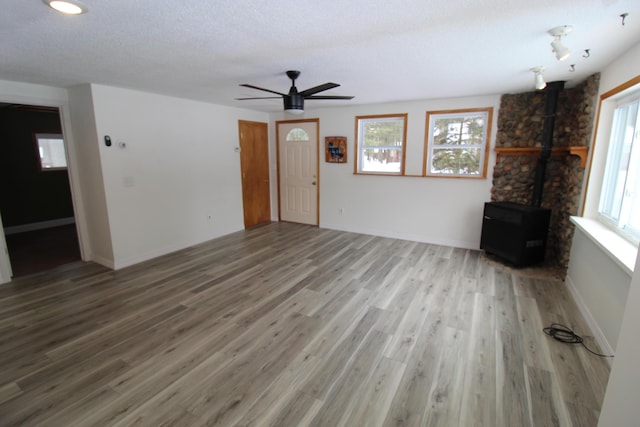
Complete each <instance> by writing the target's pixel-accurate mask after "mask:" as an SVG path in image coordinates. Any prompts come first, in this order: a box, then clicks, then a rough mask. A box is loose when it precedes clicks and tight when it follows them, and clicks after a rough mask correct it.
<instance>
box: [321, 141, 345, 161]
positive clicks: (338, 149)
mask: <svg viewBox="0 0 640 427" xmlns="http://www.w3.org/2000/svg"><path fill="white" fill-rule="evenodd" d="M324 151H325V162H327V163H347V137H346V136H327V137H325V138H324Z"/></svg>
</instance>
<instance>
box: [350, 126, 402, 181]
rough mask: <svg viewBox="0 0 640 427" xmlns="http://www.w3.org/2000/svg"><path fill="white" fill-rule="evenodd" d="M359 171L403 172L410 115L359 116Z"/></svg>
mask: <svg viewBox="0 0 640 427" xmlns="http://www.w3.org/2000/svg"><path fill="white" fill-rule="evenodd" d="M357 120H358V135H357V139H358V171H359V172H374V173H375V172H380V173H395V174H400V173H401V172H402V170H403V167H402V161H403V158H402V154H403V150H404V138H405V133H406V118H405V116H404V115H399V116H377V117H375V116H370V117H359V118H357Z"/></svg>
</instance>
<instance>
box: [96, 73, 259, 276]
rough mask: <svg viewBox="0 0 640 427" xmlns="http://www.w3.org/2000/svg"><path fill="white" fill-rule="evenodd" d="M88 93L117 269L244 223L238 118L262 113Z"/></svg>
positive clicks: (103, 89)
mask: <svg viewBox="0 0 640 427" xmlns="http://www.w3.org/2000/svg"><path fill="white" fill-rule="evenodd" d="M91 96H92V101H93V109H94V112H95V124H96V133H97V142H96V143H97V144H98V146H99V157H100V167H101V170H102V176H103V181H104V191H105V200H106V209H107V213H108V223H109V229H110V238H111V241H112V246H113V267H114V268H116V269H118V268H122V267H125V266H128V265H132V264H135V263H138V262H141V261H144V260H148V259H151V258H155V257H157V256H160V255H163V254H166V253H169V252H173V251H176V250H179V249H182V248H185V247H188V246H190V245H194V244H197V243H201V242H203V241H207V240H210V239H213V238H215V237H218V236H221V235H224V234H228V233H231V232H234V231H238V230H241V229H243V227H244V223H243V208H242V185H241V176H240V158H239V153H238V152H236V151H235V148H236V147H238V146H239V137H238V120H252V121H261V122H268V119H269V117H268V115H267V114H266V113H260V112H255V111H250V110H243V109H236V108H229V107H222V106H218V105H213V104H207V103H202V102H196V101H190V100H185V99H180V98H173V97H168V96H162V95H156V94H150V93H144V92H138V91H133V90H127V89H119V88H114V87H107V86H102V85H94V84H92V85H91ZM105 135H108V136H110V137H111V140H112V142H113V145H112V146H111V147H107V146H106V145H105V143H104V137H105ZM209 216H211V217H212V219H211V220H209V219H208V217H209Z"/></svg>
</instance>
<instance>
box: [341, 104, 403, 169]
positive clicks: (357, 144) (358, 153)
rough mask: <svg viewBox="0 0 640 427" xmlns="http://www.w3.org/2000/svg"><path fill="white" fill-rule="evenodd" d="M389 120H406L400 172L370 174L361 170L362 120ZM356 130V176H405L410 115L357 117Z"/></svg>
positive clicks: (354, 165)
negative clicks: (360, 135)
mask: <svg viewBox="0 0 640 427" xmlns="http://www.w3.org/2000/svg"><path fill="white" fill-rule="evenodd" d="M388 118H401V119H403V120H404V126H403V130H402V155H401V157H400V172H398V173H396V172H368V171H361V170H360V163H361V162H360V146H359V143H358V142H359V140H358V137H359V130H360V120H361V119H364V120H367V119H388ZM355 122H356V128H355V139H354V141H355V143H354V145H355V157H354V158H355V162H354V164H353V174H354V175H381V176H405V166H406V157H407V127H408V123H409V113H398V114H372V115H366V116H356V121H355Z"/></svg>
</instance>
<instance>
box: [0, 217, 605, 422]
mask: <svg viewBox="0 0 640 427" xmlns="http://www.w3.org/2000/svg"><path fill="white" fill-rule="evenodd" d="M524 273H525V272H522V271H517V270H511V269H508V268H506V267H503V266H501V265H500V264H498V263H496V262H493V261H490V260H487V259H486V258H485V257H484V256H483V255H482V254H481V253H480V252H478V251H471V250H463V249H454V248H449V247H443V246H436V245H429V244H423V243H416V242H408V241H402V240H395V239H390V238H381V237H373V236H367V235H359V234H352V233H345V232H338V231H332V230H324V229H318V228H315V227H308V226H302V225H295V224H287V223H279V224H270V225H267V226H263V227H259V228H255V229H252V230H248V231H242V232H238V233H234V234H231V235H228V236H225V237H222V238H219V239H216V240H213V241H211V242H207V243H204V244H201V245H198V246H195V247H192V248H189V249H186V250H183V251H180V252H178V253H175V254H171V255H168V256H164V257H161V258H158V259H155V260H152V261H149V262H145V263H142V264H139V265H136V266H133V267H130V268H126V269H123V270H120V271H116V272H114V271H110V270H107V269H105V268H103V267H101V266H97V265H95V264H90V263H88V264H83V263H75V264H71V265H68V266H66V267H64V268H60V269H58V270H54V271H53V272H50V273H48V274H46V275H44V274H43V275H35V276H29V277H27V278H23V279H18V280H14V281H13V282H11V283H10V284H8V285H3V286H0V402H1V403H0V425H2V426H5V427H6V426H18V425H20V426H35V425H42V426H132V425H144V426H161V425H171V426H180V425H184V426H200V425H221V426H232V425H238V426H249V425H252V426H269V425H273V426H307V425H308V426H332V427H333V426H419V425H424V426H492V427H493V426H508V427H514V426H518V427H519V426H536V427H537V426H556V425H558V426H581V427H582V426H595V425H596V424H597V417H598V413H599V409H600V405H601V403H602V400H603V395H604V391H605V386H606V383H607V379H608V376H609V367H608V364H607V363H606V362H605V361H604V360H603V359H600V358H598V357H596V356H593V355H591V354H589V353H587V352H586V351H585V350H584V349H582V348H581V347H577V346H570V345H564V344H560V343H558V342H556V341H553V340H551V339H549V337H547V336H546V335H544V334H543V333H542V328H543V326H546V325H548V324H550V323H551V322H561V323H565V324H567V325H568V326H571V327H573V328H574V329H575V330H576V331H577V332H579V333H582V334H583V335H586V336H588V335H589V332H588V329H587V326H586V324H585V322H584V321H583V319H582V318H581V317H580V315H579V313H578V311H577V309H576V307H575V306H574V304H573V302H572V300H571V298H570V296H569V294H568V293H567V291H566V289H565V288H564V285H563V283H562V281H561V280H559V279H557V278H553V276H551V275H548V274H533V273H531V272H526V274H524ZM587 342H588V343H589V344H590V345H591V346H593V347H594V348H597V346H596V345H595V344H594V343H593V340H592V339H590V338H587Z"/></svg>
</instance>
